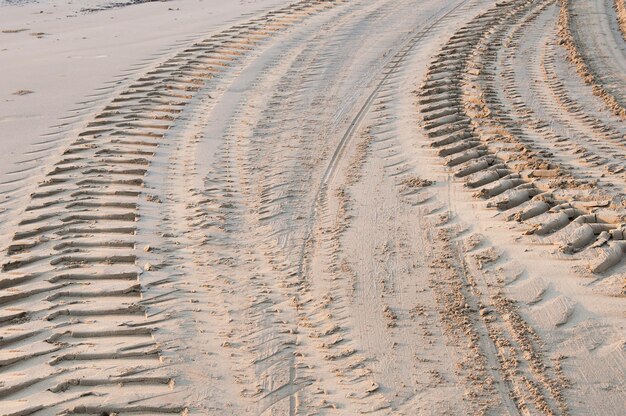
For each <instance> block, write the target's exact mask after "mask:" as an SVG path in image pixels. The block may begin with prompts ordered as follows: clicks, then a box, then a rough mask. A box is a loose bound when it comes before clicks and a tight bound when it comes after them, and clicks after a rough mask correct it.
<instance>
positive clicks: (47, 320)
mask: <svg viewBox="0 0 626 416" xmlns="http://www.w3.org/2000/svg"><path fill="white" fill-rule="evenodd" d="M332 5H333V4H332V3H320V2H301V3H297V4H295V5H292V6H289V7H286V8H284V9H281V10H278V11H275V12H270V13H268V14H267V15H265V16H264V17H263V18H261V19H258V20H255V21H252V22H250V23H248V24H244V25H241V26H239V27H236V28H234V29H233V30H229V31H226V32H224V33H222V34H217V35H214V36H212V37H211V38H208V39H206V40H204V41H201V42H197V43H195V44H194V45H193V46H191V47H187V48H185V49H184V50H183V51H181V52H180V53H178V54H176V55H175V56H174V57H173V58H171V59H168V60H167V61H165V62H163V63H161V64H159V65H158V66H157V67H156V68H155V69H154V70H151V71H148V72H147V73H145V74H144V75H143V76H142V77H140V78H138V79H137V80H136V81H135V82H133V83H132V84H131V85H129V86H128V87H127V88H126V89H125V90H124V91H122V92H121V93H120V94H119V95H118V96H117V97H116V98H114V99H113V100H112V101H111V102H110V103H109V104H108V105H107V106H106V107H105V108H104V111H103V112H101V113H100V114H98V115H96V116H95V117H94V120H93V121H91V122H89V123H88V125H87V128H86V129H85V130H84V131H82V132H80V133H79V134H78V135H77V137H76V138H75V139H74V141H73V142H72V143H71V144H70V145H69V146H68V148H67V149H66V150H65V152H64V154H63V157H62V158H61V159H60V160H59V161H57V162H56V163H55V164H54V167H53V168H52V169H51V170H49V171H48V173H47V175H46V180H45V181H44V182H42V183H40V184H39V186H38V189H37V190H36V191H35V192H34V193H32V194H31V199H30V202H29V204H28V206H27V207H26V209H25V210H24V214H23V216H22V218H21V220H20V222H19V224H18V225H17V227H16V228H17V229H16V231H15V233H14V235H13V242H12V243H11V245H10V246H9V247H8V248H7V249H6V251H5V260H4V262H3V264H2V272H3V273H2V279H1V280H0V285H1V286H2V292H3V293H2V295H1V296H0V303H1V304H2V317H1V318H0V321H1V325H2V332H3V335H2V337H1V338H0V339H1V340H2V356H1V359H0V371H2V386H1V387H0V388H1V393H0V394H1V395H2V397H3V406H2V410H3V414H7V415H12V414H20V415H25V414H30V413H33V412H36V411H38V410H43V409H45V410H46V411H50V412H55V413H56V412H60V411H65V412H69V413H72V414H81V413H94V412H95V413H102V412H106V413H120V412H149V413H180V412H182V411H183V410H184V409H185V404H184V402H183V401H182V400H181V398H180V397H179V396H176V394H175V393H176V386H175V381H174V380H173V377H172V374H173V373H172V372H171V371H170V370H169V369H168V367H167V366H163V365H162V359H163V355H162V352H163V350H162V349H163V347H162V345H161V344H160V343H159V342H158V341H157V340H156V339H155V338H154V336H153V334H154V332H155V331H157V330H158V327H159V324H160V323H162V322H163V320H167V319H169V318H171V316H168V314H167V313H166V311H165V310H163V309H159V308H158V307H156V308H155V307H154V306H153V305H155V303H154V302H153V300H154V299H155V297H152V296H151V295H150V293H151V292H150V289H149V288H150V287H151V286H154V285H157V286H158V282H156V281H154V280H152V278H151V275H152V273H151V272H153V271H155V270H158V268H159V267H160V266H159V265H158V264H138V254H137V252H138V249H139V250H141V247H136V242H137V241H136V237H135V236H136V232H137V225H136V224H137V221H138V220H139V218H140V215H141V213H140V212H139V211H138V209H137V208H138V204H139V201H140V198H142V197H145V194H144V191H143V185H144V180H145V179H144V178H145V177H146V175H148V174H149V171H150V167H151V161H152V159H153V157H154V155H155V153H156V152H157V150H158V148H159V146H160V142H162V141H164V140H167V132H168V130H169V129H170V128H171V127H172V125H173V124H174V123H175V122H176V120H177V119H178V117H180V116H181V115H182V114H184V112H185V109H186V107H187V105H188V104H189V103H190V102H192V101H193V100H195V99H197V97H198V96H200V95H203V94H204V95H206V94H209V91H210V90H211V88H212V86H213V85H215V82H214V81H213V80H214V79H218V78H219V77H220V75H221V74H222V73H223V72H225V71H227V70H228V69H229V68H230V67H232V66H234V65H236V64H237V63H238V62H239V61H240V60H241V59H242V57H244V56H245V55H246V54H248V53H249V52H250V51H251V50H253V48H254V47H255V45H257V44H259V43H262V42H264V41H266V40H267V39H269V38H270V37H271V36H272V35H273V34H274V33H276V32H279V31H281V30H284V29H285V28H288V27H290V26H293V25H294V24H296V23H298V22H300V21H302V20H303V19H305V18H306V17H307V16H309V15H311V14H313V13H317V12H319V11H322V10H324V9H326V8H327V7H330V6H332ZM148 385H150V387H149V388H147V389H146V388H145V387H147V386H148ZM134 386H144V387H143V388H140V389H137V388H135V387H134ZM173 393H174V395H172V394H173ZM169 397H173V399H170V398H169ZM98 403H101V404H98Z"/></svg>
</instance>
